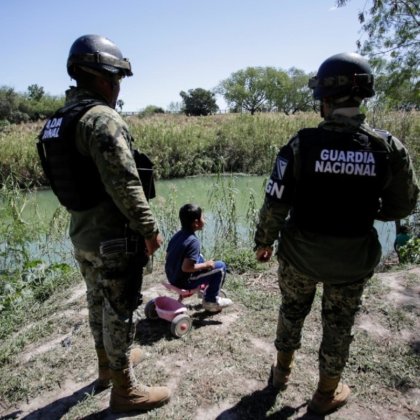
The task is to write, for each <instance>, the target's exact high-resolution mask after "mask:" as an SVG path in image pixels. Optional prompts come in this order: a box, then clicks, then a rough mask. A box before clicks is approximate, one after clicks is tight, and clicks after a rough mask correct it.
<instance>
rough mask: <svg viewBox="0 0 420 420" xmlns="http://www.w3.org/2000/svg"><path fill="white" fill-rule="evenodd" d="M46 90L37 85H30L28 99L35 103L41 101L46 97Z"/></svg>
mask: <svg viewBox="0 0 420 420" xmlns="http://www.w3.org/2000/svg"><path fill="white" fill-rule="evenodd" d="M44 94H45V92H44V88H43V87H42V86H38V85H37V84H33V85H29V86H28V97H29V99H31V100H33V101H40V100H41V99H42V98H43V96H44Z"/></svg>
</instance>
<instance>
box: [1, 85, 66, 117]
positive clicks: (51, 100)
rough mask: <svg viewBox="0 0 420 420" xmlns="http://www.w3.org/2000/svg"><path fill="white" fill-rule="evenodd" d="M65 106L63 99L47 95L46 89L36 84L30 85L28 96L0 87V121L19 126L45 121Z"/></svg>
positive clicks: (9, 88)
mask: <svg viewBox="0 0 420 420" xmlns="http://www.w3.org/2000/svg"><path fill="white" fill-rule="evenodd" d="M63 104H64V98H63V97H55V96H50V95H45V93H44V89H43V88H42V87H40V86H38V85H36V84H33V85H30V86H29V87H28V92H27V93H26V94H21V93H17V92H15V90H14V89H13V88H11V87H7V86H2V87H0V121H8V122H9V123H15V124H19V123H24V122H28V121H37V120H39V119H45V118H47V117H49V116H51V115H52V114H53V113H54V112H55V111H56V110H57V109H58V108H60V107H61V106H63Z"/></svg>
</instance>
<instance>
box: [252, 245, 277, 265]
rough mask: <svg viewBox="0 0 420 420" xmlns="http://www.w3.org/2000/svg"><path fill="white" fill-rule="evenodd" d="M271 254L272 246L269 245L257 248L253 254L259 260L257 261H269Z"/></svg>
mask: <svg viewBox="0 0 420 420" xmlns="http://www.w3.org/2000/svg"><path fill="white" fill-rule="evenodd" d="M272 254H273V248H271V246H267V247H264V248H258V249H257V250H256V251H255V256H256V258H257V261H259V262H267V261H269V260H270V258H271V255H272Z"/></svg>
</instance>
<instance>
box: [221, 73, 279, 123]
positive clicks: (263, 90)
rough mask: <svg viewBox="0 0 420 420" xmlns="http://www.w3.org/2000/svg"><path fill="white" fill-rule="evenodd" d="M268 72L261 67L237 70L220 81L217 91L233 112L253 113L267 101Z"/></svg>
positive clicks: (261, 108) (259, 109) (260, 108)
mask: <svg viewBox="0 0 420 420" xmlns="http://www.w3.org/2000/svg"><path fill="white" fill-rule="evenodd" d="M268 73H269V74H272V72H271V70H270V69H269V68H263V67H247V68H246V69H245V70H239V71H237V72H236V73H232V74H231V76H230V77H229V78H228V79H226V80H224V81H222V82H221V83H220V85H219V87H218V92H219V93H220V94H222V95H223V97H224V99H225V101H226V102H227V103H228V104H229V106H230V107H231V109H233V110H234V111H235V112H240V111H242V110H245V111H249V112H250V113H251V115H254V114H255V112H257V111H262V110H263V106H264V104H265V103H266V101H267V91H268V88H269V84H268V80H269V79H268Z"/></svg>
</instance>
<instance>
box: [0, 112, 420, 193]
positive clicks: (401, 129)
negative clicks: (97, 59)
mask: <svg viewBox="0 0 420 420" xmlns="http://www.w3.org/2000/svg"><path fill="white" fill-rule="evenodd" d="M367 119H368V121H369V122H370V123H371V125H372V126H373V127H379V128H382V129H384V130H388V131H390V132H391V133H393V134H394V135H395V136H396V137H398V138H399V139H401V141H403V142H404V144H405V145H406V146H407V148H408V149H409V151H410V153H411V156H412V158H413V161H414V162H415V166H416V171H417V173H418V174H419V173H420V145H419V142H418V139H419V138H420V112H416V111H412V112H385V113H379V112H374V113H368V115H367ZM320 121H321V117H320V116H319V115H318V114H316V113H301V114H296V115H290V116H286V115H284V114H281V113H260V114H256V115H249V114H221V115H212V116H207V117H187V116H185V115H174V114H160V115H154V116H150V117H147V118H138V117H127V123H128V125H129V127H130V130H131V132H132V135H133V137H134V139H135V145H136V147H138V148H139V149H141V150H142V151H143V152H144V153H146V154H147V155H148V156H149V157H150V158H151V160H152V161H153V162H154V163H155V175H156V178H157V179H170V178H182V177H186V176H191V175H202V174H210V173H223V172H226V173H247V174H256V175H267V174H268V173H270V171H271V169H272V164H273V160H274V157H275V155H276V154H277V151H278V149H279V147H281V146H282V145H283V144H285V143H286V142H287V141H288V140H289V139H290V138H291V137H292V136H293V135H294V134H295V133H296V132H297V131H298V130H300V129H301V128H303V127H316V126H317V125H318V123H319V122H320ZM41 127H42V121H40V122H38V123H30V124H19V125H13V124H12V125H10V126H7V127H4V128H3V129H1V130H0V148H1V150H2V153H1V156H0V182H1V183H3V184H4V183H6V182H7V181H9V182H13V183H14V184H15V185H19V186H20V187H23V188H30V187H34V186H41V185H46V184H47V181H46V179H45V177H44V175H43V173H42V170H41V165H40V162H39V158H38V156H37V154H36V146H35V144H36V136H37V135H38V133H39V131H40V129H41Z"/></svg>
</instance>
